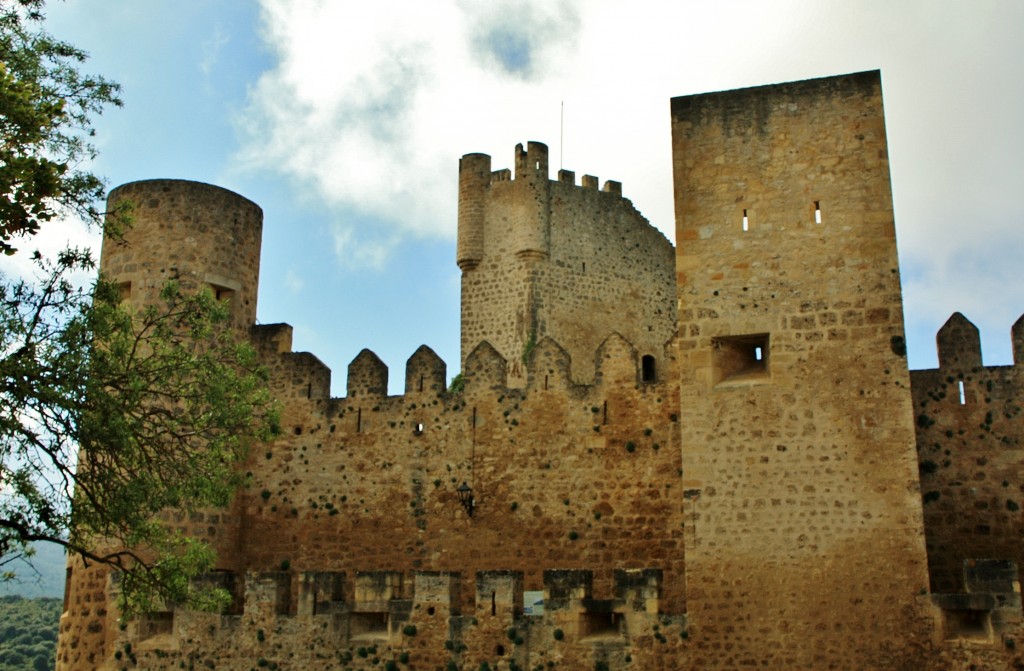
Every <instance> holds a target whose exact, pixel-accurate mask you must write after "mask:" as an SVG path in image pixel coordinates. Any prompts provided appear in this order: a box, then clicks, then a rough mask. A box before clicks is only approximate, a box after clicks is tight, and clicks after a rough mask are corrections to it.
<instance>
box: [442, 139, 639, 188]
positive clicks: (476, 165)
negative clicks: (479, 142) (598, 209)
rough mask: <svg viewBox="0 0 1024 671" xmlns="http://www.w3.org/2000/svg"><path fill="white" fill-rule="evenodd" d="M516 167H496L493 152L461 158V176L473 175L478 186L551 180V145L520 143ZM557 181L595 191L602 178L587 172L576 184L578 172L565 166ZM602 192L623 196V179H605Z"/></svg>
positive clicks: (515, 161) (516, 153) (516, 151)
mask: <svg viewBox="0 0 1024 671" xmlns="http://www.w3.org/2000/svg"><path fill="white" fill-rule="evenodd" d="M513 166H515V173H513V172H512V171H511V170H510V169H508V168H501V169H498V170H492V169H491V157H490V155H488V154H479V153H473V154H466V155H464V156H463V157H462V158H461V159H460V160H459V175H460V177H461V176H462V175H463V174H465V175H466V176H467V177H472V179H473V183H474V184H475V185H476V186H477V187H479V186H480V185H485V186H491V185H494V184H502V183H505V182H512V181H516V180H520V179H527V180H548V179H549V167H548V146H547V145H546V144H544V143H543V142H533V141H531V142H528V143H527V144H526V148H525V149H524V148H523V145H522V143H520V144H517V145H516V148H515V155H514V157H513ZM553 181H555V182H557V183H559V184H566V185H568V186H577V187H579V188H580V189H588V190H591V191H597V190H598V185H599V183H600V180H599V179H598V177H596V176H595V175H583V177H582V179H581V181H580V183H579V184H576V172H575V171H573V170H564V169H559V171H558V174H557V179H556V180H553ZM600 191H601V192H603V193H610V194H613V195H616V196H620V197H621V196H622V182H618V181H615V180H610V179H609V180H605V182H604V185H603V186H602V187H601V189H600ZM460 193H461V192H460ZM460 200H461V199H460Z"/></svg>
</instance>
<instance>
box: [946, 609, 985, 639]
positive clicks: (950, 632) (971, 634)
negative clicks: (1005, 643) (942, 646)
mask: <svg viewBox="0 0 1024 671" xmlns="http://www.w3.org/2000/svg"><path fill="white" fill-rule="evenodd" d="M942 614H943V616H944V619H945V625H946V626H945V629H946V640H953V639H961V640H968V641H979V642H987V641H990V640H991V639H992V619H991V612H990V611H987V610H943V611H942Z"/></svg>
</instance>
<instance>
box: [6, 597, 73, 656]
mask: <svg viewBox="0 0 1024 671" xmlns="http://www.w3.org/2000/svg"><path fill="white" fill-rule="evenodd" d="M61 605H62V599H23V598H21V597H20V596H4V597H0V671H51V670H52V669H53V668H54V666H56V664H57V631H58V629H59V627H60V611H61Z"/></svg>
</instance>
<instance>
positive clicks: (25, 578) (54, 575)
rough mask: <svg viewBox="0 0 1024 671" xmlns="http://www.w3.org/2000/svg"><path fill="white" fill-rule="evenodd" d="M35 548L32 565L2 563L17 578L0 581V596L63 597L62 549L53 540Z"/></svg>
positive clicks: (63, 564) (63, 571) (63, 569)
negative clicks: (5, 564)
mask: <svg viewBox="0 0 1024 671" xmlns="http://www.w3.org/2000/svg"><path fill="white" fill-rule="evenodd" d="M35 547H36V554H35V556H33V557H32V565H31V566H29V565H28V564H25V563H24V562H22V561H15V562H12V563H11V564H10V565H7V566H4V570H13V571H14V572H15V573H16V574H17V578H16V579H14V580H9V581H7V582H2V581H0V596H10V595H18V596H23V597H26V598H36V597H53V598H57V599H63V598H64V576H65V575H67V571H66V568H65V557H64V548H62V547H61V546H59V545H56V544H54V543H38V544H37V545H36V546H35ZM2 640H4V639H3V637H0V641H2Z"/></svg>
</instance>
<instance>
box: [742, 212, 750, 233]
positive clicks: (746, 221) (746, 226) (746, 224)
mask: <svg viewBox="0 0 1024 671" xmlns="http://www.w3.org/2000/svg"><path fill="white" fill-rule="evenodd" d="M743 230H744V231H748V230H750V219H749V218H748V217H747V211H746V210H743Z"/></svg>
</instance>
